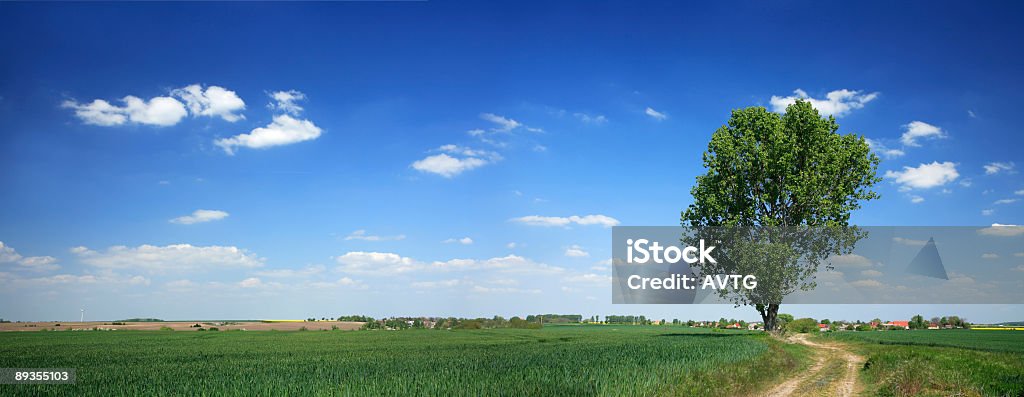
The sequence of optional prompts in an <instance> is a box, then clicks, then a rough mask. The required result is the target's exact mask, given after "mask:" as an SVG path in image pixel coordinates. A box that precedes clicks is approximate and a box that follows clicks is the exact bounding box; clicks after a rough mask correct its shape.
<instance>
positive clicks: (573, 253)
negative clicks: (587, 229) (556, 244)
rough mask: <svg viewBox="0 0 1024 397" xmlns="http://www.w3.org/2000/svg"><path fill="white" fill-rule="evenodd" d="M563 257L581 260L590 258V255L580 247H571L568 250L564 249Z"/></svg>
mask: <svg viewBox="0 0 1024 397" xmlns="http://www.w3.org/2000/svg"><path fill="white" fill-rule="evenodd" d="M565 256H568V257H571V258H582V257H587V256H590V253H589V252H587V251H585V250H584V249H583V247H580V246H578V245H572V246H570V247H569V248H566V250H565Z"/></svg>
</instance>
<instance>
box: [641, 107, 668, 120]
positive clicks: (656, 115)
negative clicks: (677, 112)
mask: <svg viewBox="0 0 1024 397" xmlns="http://www.w3.org/2000/svg"><path fill="white" fill-rule="evenodd" d="M644 114H646V115H648V116H651V117H652V118H654V119H655V120H658V121H661V120H664V119H667V118H668V115H667V114H665V113H662V112H659V111H657V110H654V109H653V108H650V107H648V108H647V109H644Z"/></svg>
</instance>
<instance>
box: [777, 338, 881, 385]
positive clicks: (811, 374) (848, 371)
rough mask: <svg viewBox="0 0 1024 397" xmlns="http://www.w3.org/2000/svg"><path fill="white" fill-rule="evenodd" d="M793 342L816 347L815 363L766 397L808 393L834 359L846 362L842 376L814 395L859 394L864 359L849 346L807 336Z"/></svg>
mask: <svg viewBox="0 0 1024 397" xmlns="http://www.w3.org/2000/svg"><path fill="white" fill-rule="evenodd" d="M789 340H790V342H792V343H800V344H803V345H806V346H810V347H811V348H814V349H815V352H814V358H815V361H814V364H812V365H811V366H810V367H809V368H808V369H807V370H806V371H805V372H804V373H802V374H800V375H798V376H797V377H795V378H793V379H790V380H787V381H786V382H783V383H782V384H780V385H778V386H775V387H774V388H773V389H772V390H771V391H769V392H768V393H767V394H765V396H769V397H783V396H799V395H804V394H807V391H809V390H808V389H810V388H811V387H810V385H811V384H813V383H815V382H818V380H819V378H821V377H823V376H826V375H827V374H823V373H822V369H823V368H824V367H825V363H826V362H827V360H830V359H839V360H842V361H844V362H845V365H844V370H843V373H842V376H840V377H839V378H838V379H836V380H834V381H831V382H829V385H828V386H829V387H828V388H826V389H824V390H816V392H815V393H814V394H816V395H831V396H842V397H846V396H853V395H855V394H856V393H857V391H858V389H857V385H858V383H857V370H858V368H860V367H861V366H862V365H863V364H864V358H863V357H861V356H858V355H856V354H853V353H851V352H850V351H849V350H847V348H846V346H845V345H842V344H839V343H829V344H826V343H817V342H812V341H811V340H809V339H808V335H807V334H796V335H794V336H791V337H790V338H789ZM822 393H825V394H822Z"/></svg>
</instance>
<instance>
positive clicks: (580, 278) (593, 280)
mask: <svg viewBox="0 0 1024 397" xmlns="http://www.w3.org/2000/svg"><path fill="white" fill-rule="evenodd" d="M565 281H568V282H570V283H582V284H597V285H606V284H611V282H612V277H611V276H608V275H601V274H594V273H587V274H580V275H575V276H569V277H566V278H565Z"/></svg>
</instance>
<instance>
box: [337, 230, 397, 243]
mask: <svg viewBox="0 0 1024 397" xmlns="http://www.w3.org/2000/svg"><path fill="white" fill-rule="evenodd" d="M349 240H363V241H400V240H405V235H404V234H399V235H394V236H375V235H372V234H367V233H366V230H362V229H360V230H356V231H354V232H352V233H349V235H348V236H345V241H349Z"/></svg>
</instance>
